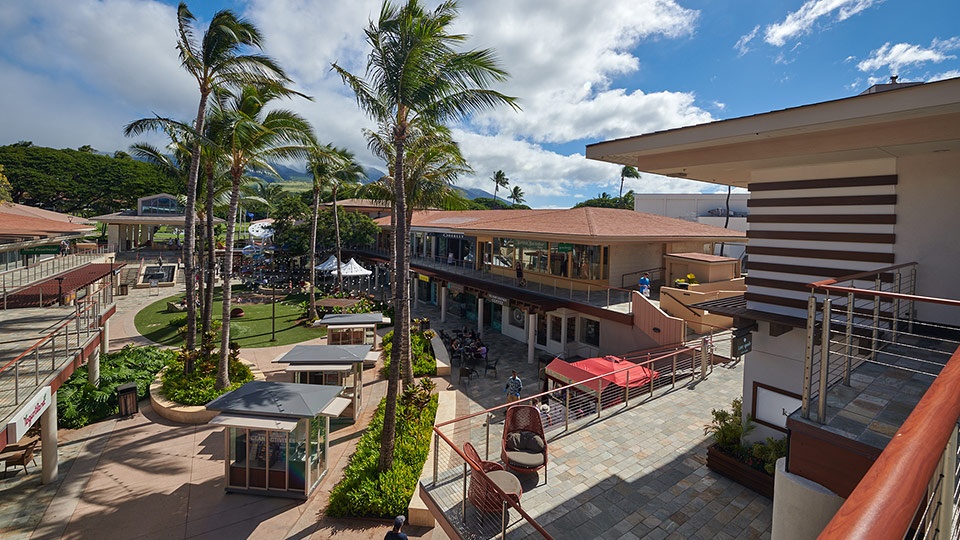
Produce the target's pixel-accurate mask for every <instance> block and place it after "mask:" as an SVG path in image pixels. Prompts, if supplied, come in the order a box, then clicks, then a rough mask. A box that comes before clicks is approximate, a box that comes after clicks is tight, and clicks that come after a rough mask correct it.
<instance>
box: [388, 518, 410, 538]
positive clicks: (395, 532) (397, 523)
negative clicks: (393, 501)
mask: <svg viewBox="0 0 960 540" xmlns="http://www.w3.org/2000/svg"><path fill="white" fill-rule="evenodd" d="M406 520H407V518H405V517H403V516H397V517H396V519H394V520H393V529H391V530H389V531H387V534H386V535H385V536H384V537H383V540H407V535H406V534H405V533H402V532H400V528H401V527H403V522H404V521H406Z"/></svg>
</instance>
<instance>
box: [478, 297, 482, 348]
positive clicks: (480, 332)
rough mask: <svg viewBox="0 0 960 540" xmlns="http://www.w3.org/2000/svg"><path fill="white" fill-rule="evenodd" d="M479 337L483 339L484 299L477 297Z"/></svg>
mask: <svg viewBox="0 0 960 540" xmlns="http://www.w3.org/2000/svg"><path fill="white" fill-rule="evenodd" d="M477 336H479V337H480V339H483V298H481V297H479V296H478V297H477Z"/></svg>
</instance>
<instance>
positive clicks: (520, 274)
mask: <svg viewBox="0 0 960 540" xmlns="http://www.w3.org/2000/svg"><path fill="white" fill-rule="evenodd" d="M526 284H527V282H526V281H524V280H523V263H521V262H520V261H517V285H519V286H520V287H523V286H524V285H526Z"/></svg>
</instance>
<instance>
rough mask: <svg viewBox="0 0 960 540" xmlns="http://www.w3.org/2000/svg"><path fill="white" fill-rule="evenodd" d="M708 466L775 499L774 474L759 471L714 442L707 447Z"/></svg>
mask: <svg viewBox="0 0 960 540" xmlns="http://www.w3.org/2000/svg"><path fill="white" fill-rule="evenodd" d="M707 468H708V469H710V470H711V471H714V472H716V473H718V474H721V475H723V476H726V477H727V478H729V479H731V480H733V481H734V482H736V483H738V484H740V485H742V486H745V487H748V488H750V489H752V490H753V491H756V492H757V493H759V494H760V495H763V496H764V497H767V498H769V499H773V476H771V475H769V474H767V473H765V472H764V471H758V470H757V469H754V468H753V467H751V466H749V465H747V464H746V463H744V462H742V461H740V460H739V459H737V458H735V457H733V456H731V455H729V454H726V453H724V452H723V451H722V450H720V448H719V447H717V445H716V444H712V445H710V446H709V447H708V448H707Z"/></svg>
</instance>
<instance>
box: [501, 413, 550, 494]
mask: <svg viewBox="0 0 960 540" xmlns="http://www.w3.org/2000/svg"><path fill="white" fill-rule="evenodd" d="M500 460H501V461H503V463H504V465H505V466H506V468H507V470H508V471H513V472H516V473H520V474H526V473H534V472H537V471H539V470H540V469H543V482H544V483H546V482H547V439H546V437H545V436H544V434H543V422H542V421H541V420H540V409H539V408H537V407H534V406H533V405H514V406H512V407H510V408H508V409H507V413H506V418H505V419H504V422H503V438H502V439H501V440H500Z"/></svg>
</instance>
